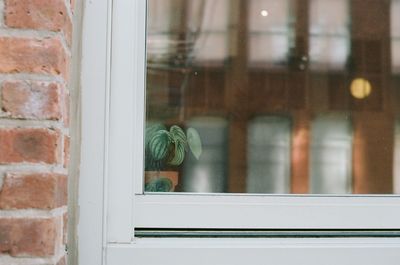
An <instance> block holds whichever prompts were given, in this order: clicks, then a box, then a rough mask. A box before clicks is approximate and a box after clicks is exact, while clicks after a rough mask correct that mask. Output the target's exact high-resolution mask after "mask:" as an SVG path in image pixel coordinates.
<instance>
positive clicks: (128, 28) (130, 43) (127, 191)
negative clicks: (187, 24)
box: [107, 0, 143, 243]
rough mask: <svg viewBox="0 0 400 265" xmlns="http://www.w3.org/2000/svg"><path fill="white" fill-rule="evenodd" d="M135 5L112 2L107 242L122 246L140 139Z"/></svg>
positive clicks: (127, 234)
mask: <svg viewBox="0 0 400 265" xmlns="http://www.w3.org/2000/svg"><path fill="white" fill-rule="evenodd" d="M137 2H138V1H130V0H121V1H114V3H113V19H112V54H111V58H112V60H111V95H110V103H109V104H110V123H109V132H110V134H109V136H110V138H109V153H108V165H109V167H108V178H107V180H108V181H107V188H108V210H107V227H108V229H107V241H108V242H121V243H122V242H125V243H126V242H131V240H132V231H133V223H132V221H133V219H132V214H133V212H132V211H133V208H132V198H133V193H134V190H133V187H134V185H133V179H134V178H133V172H135V170H134V169H133V165H134V163H133V162H134V151H135V150H137V149H138V148H137V146H135V145H134V137H141V134H139V136H136V133H135V131H136V128H135V123H134V120H133V117H134V110H135V108H134V106H135V104H134V97H135V91H136V90H139V89H143V88H138V87H137V85H136V83H137V82H136V80H137V78H138V77H137V71H136V64H137V62H136V60H137V56H136V55H137V52H136V51H135V43H136V41H135V39H136V38H135V32H136V27H135V26H134V25H135V24H136V21H135V19H134V18H135V17H136V16H135V15H133V14H134V11H135V9H136V3H137ZM132 12H133V14H132ZM142 101H143V99H142ZM142 112H143V110H142ZM139 127H141V126H139ZM139 130H140V129H139ZM136 159H138V158H136ZM139 160H140V159H139ZM139 170H140V169H138V170H137V171H139ZM139 172H140V171H139Z"/></svg>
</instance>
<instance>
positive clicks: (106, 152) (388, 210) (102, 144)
mask: <svg viewBox="0 0 400 265" xmlns="http://www.w3.org/2000/svg"><path fill="white" fill-rule="evenodd" d="M144 10H145V0H96V1H85V7H84V27H83V36H82V78H81V86H82V144H81V171H80V172H81V176H80V183H79V184H80V187H79V216H80V220H79V227H78V243H79V264H85V265H92V264H93V265H94V264H96V265H99V264H107V265H117V264H118V265H124V264H138V265H142V264H146V265H147V264H163V265H164V264H165V265H169V264H178V265H180V264H191V265H197V264H198V265H200V264H247V263H248V262H249V261H251V262H252V263H255V264H266V263H265V262H266V261H270V262H268V263H270V264H311V265H314V264H315V265H317V264H318V265H320V264H349V265H350V264H352V265H353V264H363V265H375V264H382V262H384V263H385V265H391V264H393V265H395V264H396V265H397V264H398V260H399V258H400V239H398V238H389V237H388V238H374V237H368V238H197V239H195V238H158V239H151V238H135V237H134V228H135V227H164V228H178V227H195V228H242V229H243V228H246V229H247V228H265V229H278V228H279V229H285V228H290V229H296V228H297V229H304V228H312V229H322V228H323V229H327V228H330V229H359V228H363V229H368V228H371V229H372V228H374V229H400V221H399V220H400V211H399V209H400V199H399V197H397V196H384V197H380V196H379V197H378V196H351V197H350V196H347V197H346V196H337V197H326V196H313V197H309V196H290V195H279V196H276V195H274V196H260V195H245V194H241V195H235V196H229V195H204V194H203V195H198V196H195V195H176V194H171V195H140V194H142V193H143V181H142V172H143V148H142V146H143V124H144V74H145V64H144V62H145V12H144ZM371 213H373V214H371ZM160 216H161V218H160ZM249 217H250V218H249ZM344 217H345V218H344ZM178 256H179V259H177V258H176V257H178ZM295 262H296V263H295ZM327 262H328V263H327Z"/></svg>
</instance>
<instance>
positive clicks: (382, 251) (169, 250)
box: [107, 238, 400, 265]
mask: <svg viewBox="0 0 400 265" xmlns="http://www.w3.org/2000/svg"><path fill="white" fill-rule="evenodd" d="M399 258H400V240H399V239H373V238H367V239H318V238H312V239H215V238H214V239H141V240H136V241H135V243H134V244H130V245H124V246H121V245H109V246H108V248H107V264H108V265H141V264H146V265H161V264H162V265H187V264H190V265H208V264H210V265H213V264H218V265H236V264H237V265H243V264H252V265H255V264H262V265H265V264H274V265H292V264H301V265H303V264H304V265H305V264H307V265H321V264H323V265H337V264H340V265H376V264H385V265H398V264H399Z"/></svg>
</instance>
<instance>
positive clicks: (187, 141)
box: [145, 124, 202, 192]
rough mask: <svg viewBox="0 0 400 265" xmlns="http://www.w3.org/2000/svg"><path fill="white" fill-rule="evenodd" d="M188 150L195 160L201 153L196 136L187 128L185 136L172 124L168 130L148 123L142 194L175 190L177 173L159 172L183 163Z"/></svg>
mask: <svg viewBox="0 0 400 265" xmlns="http://www.w3.org/2000/svg"><path fill="white" fill-rule="evenodd" d="M188 150H190V151H191V153H192V154H193V155H194V157H195V158H196V159H199V158H200V155H201V153H202V144H201V139H200V135H199V133H198V132H197V131H196V130H195V129H194V128H188V129H187V131H186V133H185V132H184V130H183V129H182V128H181V127H179V126H177V125H172V126H171V127H170V128H169V130H167V128H166V127H165V126H164V125H162V124H150V125H148V126H147V127H146V132H145V191H153V192H169V191H174V189H175V186H176V185H177V184H178V171H162V170H163V169H165V167H167V166H171V167H177V166H179V165H181V164H182V163H183V160H184V159H185V155H186V152H188Z"/></svg>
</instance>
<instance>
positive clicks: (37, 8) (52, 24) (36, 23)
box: [5, 0, 72, 43]
mask: <svg viewBox="0 0 400 265" xmlns="http://www.w3.org/2000/svg"><path fill="white" fill-rule="evenodd" d="M5 24H6V25H7V26H8V27H12V28H23V29H44V30H50V31H56V32H64V34H65V36H66V39H67V42H68V43H70V42H71V29H72V26H71V25H72V23H71V18H70V16H69V14H68V11H67V7H66V5H65V1H64V0H6V1H5Z"/></svg>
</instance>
